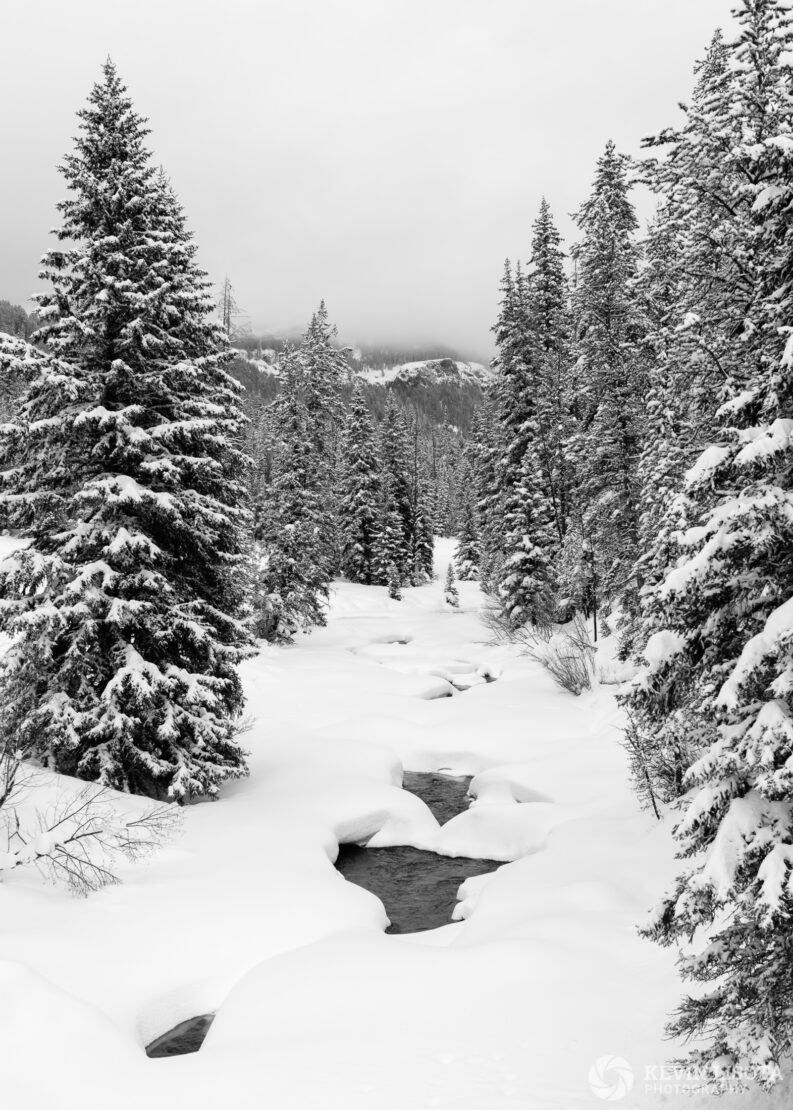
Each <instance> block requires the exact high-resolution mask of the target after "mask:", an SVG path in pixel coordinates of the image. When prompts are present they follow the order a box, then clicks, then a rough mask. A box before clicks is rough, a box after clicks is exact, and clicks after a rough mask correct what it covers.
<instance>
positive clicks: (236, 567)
mask: <svg viewBox="0 0 793 1110" xmlns="http://www.w3.org/2000/svg"><path fill="white" fill-rule="evenodd" d="M79 120H80V123H79V132H80V133H79V136H78V138H77V140H76V145H75V150H74V153H72V154H70V155H68V156H67V157H66V159H65V160H64V164H63V167H62V172H63V174H64V176H65V178H66V181H67V185H68V188H69V196H68V198H67V199H66V200H64V201H62V202H61V203H60V205H59V208H60V211H61V214H62V217H63V224H62V226H61V228H60V230H59V231H58V232H57V234H58V237H59V239H60V240H61V241H62V242H64V243H66V244H68V245H67V246H65V247H64V248H63V249H60V250H53V251H51V252H49V254H48V255H46V256H45V259H44V263H43V266H44V268H43V275H42V276H43V277H45V278H46V279H47V280H48V281H49V282H50V283H51V286H52V291H51V292H48V293H45V294H42V295H41V296H40V297H39V304H40V314H41V317H42V319H43V321H44V325H43V327H42V329H41V331H40V332H39V333H38V342H39V344H41V345H43V346H44V347H45V348H46V350H47V352H49V355H50V357H49V358H48V359H47V361H46V362H45V363H44V364H43V365H42V368H41V373H40V374H39V376H38V377H37V378H36V380H35V381H33V382H32V383H31V385H30V387H29V389H28V390H27V392H26V395H25V397H24V399H23V400H22V403H21V405H20V408H19V411H18V416H17V418H16V420H15V421H14V423H13V424H12V425H11V426H10V427H9V426H4V427H3V429H2V436H3V439H4V440H5V443H6V444H10V446H11V450H12V451H13V452H14V454H15V466H14V467H12V468H11V469H10V470H9V469H7V470H5V471H4V472H3V474H2V483H3V493H2V499H3V500H4V501H5V502H7V503H11V504H13V505H14V509H15V512H16V513H17V516H18V519H19V520H20V521H21V522H24V523H26V526H27V527H26V532H27V535H28V536H29V539H30V543H29V545H28V546H27V547H26V548H25V549H23V550H22V551H20V552H19V553H18V554H16V555H14V556H12V557H11V558H9V559H7V560H6V561H5V562H4V563H3V565H2V568H0V593H1V594H2V600H3V604H2V607H0V623H1V624H2V628H3V629H4V631H6V632H7V633H8V634H9V635H11V636H12V638H13V639H14V647H13V649H12V650H11V651H9V652H8V653H7V654H6V655H5V656H4V658H3V661H2V665H1V667H0V689H1V690H2V696H1V697H0V728H2V731H3V734H4V735H5V736H6V737H8V736H11V737H13V738H14V740H13V742H14V744H15V746H16V747H18V748H19V749H20V750H21V751H23V752H25V753H26V754H28V755H29V756H32V757H37V758H39V759H41V760H42V761H43V762H44V763H46V764H47V765H48V766H50V767H52V768H54V769H56V770H58V771H61V772H65V773H68V774H73V775H77V776H78V777H81V778H84V779H96V780H98V781H100V782H102V783H105V784H107V785H110V786H113V787H116V788H118V789H122V790H131V791H135V792H139V793H146V794H151V795H160V796H166V795H167V796H168V797H171V798H174V799H177V800H179V801H187V800H189V799H190V798H192V797H196V796H199V795H208V796H210V797H213V796H215V795H216V794H217V790H218V786H219V785H220V783H222V782H223V781H224V780H225V779H227V778H229V777H232V776H239V775H241V774H244V773H245V760H244V753H243V752H242V750H241V748H240V746H239V744H238V743H237V740H236V737H235V717H236V716H237V714H238V713H239V711H240V708H241V706H242V692H241V687H240V681H239V677H238V675H237V670H236V664H237V663H238V662H239V660H240V659H241V657H242V656H243V655H244V654H245V652H246V650H248V646H249V636H248V633H247V632H246V629H245V627H244V625H243V624H242V623H241V622H240V620H239V619H238V615H239V613H240V611H241V606H242V602H243V599H244V588H245V576H244V574H243V568H244V565H245V543H244V535H245V530H246V528H247V525H248V515H247V510H246V508H245V490H244V484H243V477H244V470H245V465H246V460H245V457H244V456H243V455H242V453H241V452H240V451H239V450H238V449H237V448H236V447H235V443H236V442H237V441H238V439H239V437H240V434H241V426H242V417H241V414H240V410H239V408H238V401H237V390H236V387H235V384H234V383H233V382H232V380H231V379H230V378H229V377H228V376H227V374H226V373H225V371H224V369H223V364H224V361H225V358H226V355H225V348H224V345H223V342H222V336H221V335H220V333H219V331H218V329H217V327H216V325H214V324H213V323H212V321H211V314H212V307H213V306H212V303H211V298H210V295H209V286H208V283H207V280H206V278H205V275H204V274H203V273H202V272H201V271H200V270H199V269H198V268H197V267H196V264H195V260H194V254H195V247H194V246H193V244H192V242H191V240H190V236H189V234H188V233H187V231H186V230H185V226H184V220H183V216H182V213H181V211H180V210H179V207H178V205H177V204H176V202H175V200H174V197H173V194H172V193H171V191H170V189H169V188H168V186H167V183H166V182H165V181H164V179H163V178H162V176H161V175H159V174H157V173H156V172H155V170H154V169H153V168H152V167H151V165H150V160H149V154H148V151H147V150H146V147H145V145H144V140H145V136H146V134H147V132H146V129H145V126H144V121H143V120H142V119H141V118H140V117H139V116H138V115H136V113H135V112H134V110H133V108H132V104H131V102H130V100H129V99H128V97H127V96H126V90H125V89H124V87H123V85H122V84H121V82H120V80H119V78H118V76H117V74H116V71H115V69H114V67H113V65H112V64H111V63H110V62H107V63H106V65H105V66H104V69H103V76H102V80H101V81H100V82H99V83H98V84H97V85H96V86H95V87H94V89H93V91H92V93H91V95H90V98H89V102H88V106H87V107H86V108H85V109H83V110H82V111H81V112H80V114H79Z"/></svg>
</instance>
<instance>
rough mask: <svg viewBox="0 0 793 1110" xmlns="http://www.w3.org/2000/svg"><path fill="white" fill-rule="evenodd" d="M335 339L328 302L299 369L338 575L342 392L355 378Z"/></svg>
mask: <svg viewBox="0 0 793 1110" xmlns="http://www.w3.org/2000/svg"><path fill="white" fill-rule="evenodd" d="M335 339H336V328H335V327H334V326H333V325H332V324H331V323H330V320H329V318H328V310H327V308H326V306H325V302H324V301H321V302H320V305H319V308H318V309H317V311H316V312H315V313H314V315H313V316H312V317H311V321H310V323H309V325H308V328H307V329H306V332H305V334H304V336H303V338H302V341H301V344H300V348H299V356H298V365H299V368H300V377H301V386H300V388H301V392H302V395H303V400H304V402H305V406H306V418H307V425H306V428H307V431H308V434H309V437H310V439H311V442H312V445H313V448H314V465H315V467H316V469H317V475H318V480H319V482H320V484H321V485H322V487H323V489H324V492H325V506H326V509H327V512H326V514H325V518H324V523H323V543H324V544H325V546H326V548H327V554H328V558H329V560H330V568H331V572H332V573H334V574H336V573H338V572H339V570H340V558H341V549H340V536H339V517H338V511H339V510H338V502H337V490H338V468H339V449H340V445H341V436H342V431H343V427H344V403H343V397H342V387H343V385H344V383H345V382H346V381H347V379H348V378H349V367H348V365H347V360H346V358H345V356H344V352H343V351H341V350H340V349H339V348H338V347H337V346H336V345H335V343H334V340H335Z"/></svg>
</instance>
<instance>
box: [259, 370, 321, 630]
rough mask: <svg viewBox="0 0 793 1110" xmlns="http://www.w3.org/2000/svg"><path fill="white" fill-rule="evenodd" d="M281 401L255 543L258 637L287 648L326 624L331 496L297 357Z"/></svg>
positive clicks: (286, 372) (285, 374) (284, 378)
mask: <svg viewBox="0 0 793 1110" xmlns="http://www.w3.org/2000/svg"><path fill="white" fill-rule="evenodd" d="M281 381H282V390H281V395H280V397H279V398H278V400H277V401H276V402H275V408H276V411H275V414H274V432H275V445H274V452H273V461H272V477H271V481H270V483H269V485H268V486H267V488H266V491H265V494H264V513H263V519H262V523H261V527H260V538H259V542H258V544H257V561H258V574H257V585H256V598H255V602H254V605H255V610H256V617H255V621H256V632H257V634H258V635H259V636H261V637H262V638H263V639H267V640H271V641H275V642H278V643H289V642H290V641H291V640H293V639H294V637H295V635H296V634H297V633H298V632H300V631H306V630H308V629H310V628H311V627H312V626H313V625H324V624H325V622H326V615H325V611H326V603H327V599H328V596H329V592H330V578H331V564H332V553H330V552H329V551H328V546H327V539H326V537H327V534H328V531H329V524H328V509H327V503H326V496H325V495H326V490H325V487H324V484H323V481H322V473H321V470H320V469H319V468H318V467H317V460H316V453H315V447H314V444H313V443H312V439H311V434H310V431H309V428H310V423H311V421H310V417H309V413H308V408H307V405H306V402H305V397H304V393H303V383H304V377H303V373H302V367H301V361H300V355H299V352H298V351H296V350H295V349H294V348H287V350H286V351H285V352H284V355H283V358H282V362H281Z"/></svg>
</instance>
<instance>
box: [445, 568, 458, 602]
mask: <svg viewBox="0 0 793 1110" xmlns="http://www.w3.org/2000/svg"><path fill="white" fill-rule="evenodd" d="M443 600H444V601H445V602H446V604H447V605H449V606H451V608H452V609H459V608H460V595H459V593H458V592H457V586H456V585H455V582H454V566H453V564H452V563H449V565H448V567H447V568H446V581H445V583H444V587H443Z"/></svg>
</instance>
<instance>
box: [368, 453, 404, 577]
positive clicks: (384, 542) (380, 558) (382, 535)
mask: <svg viewBox="0 0 793 1110" xmlns="http://www.w3.org/2000/svg"><path fill="white" fill-rule="evenodd" d="M408 558H409V551H408V546H407V541H406V539H405V530H404V523H403V519H402V515H401V513H400V512H399V506H398V504H397V500H396V497H395V496H394V487H393V482H392V479H391V475H390V473H389V472H388V471H387V470H385V469H384V468H383V469H382V470H381V471H380V505H379V511H378V518H377V533H376V538H375V544H374V555H373V562H372V570H373V579H372V580H373V581H374V582H375V583H376V584H377V585H379V586H385V585H388V584H389V581H390V579H391V578H393V577H394V576H396V578H397V580H398V581H399V583H400V584H403V583H404V582H405V581H407V578H408Z"/></svg>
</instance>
